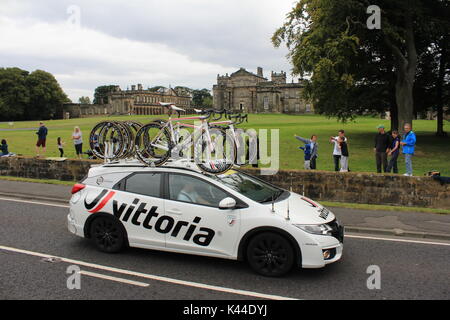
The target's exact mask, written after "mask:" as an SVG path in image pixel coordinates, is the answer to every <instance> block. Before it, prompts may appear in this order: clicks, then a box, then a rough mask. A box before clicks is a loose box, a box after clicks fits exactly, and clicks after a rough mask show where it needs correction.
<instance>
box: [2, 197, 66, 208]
mask: <svg viewBox="0 0 450 320" xmlns="http://www.w3.org/2000/svg"><path fill="white" fill-rule="evenodd" d="M0 200H4V201H12V202H23V203H29V204H39V205H43V206H50V207H59V208H70V206H68V205H64V204H55V203H49V202H39V201H31V200H22V199H13V198H0Z"/></svg>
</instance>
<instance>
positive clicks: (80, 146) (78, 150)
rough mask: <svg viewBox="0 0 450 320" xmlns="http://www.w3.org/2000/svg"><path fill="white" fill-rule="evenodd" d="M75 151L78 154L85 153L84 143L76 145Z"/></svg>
mask: <svg viewBox="0 0 450 320" xmlns="http://www.w3.org/2000/svg"><path fill="white" fill-rule="evenodd" d="M75 152H76V154H77V155H79V154H82V153H83V144H82V143H80V144H76V145H75Z"/></svg>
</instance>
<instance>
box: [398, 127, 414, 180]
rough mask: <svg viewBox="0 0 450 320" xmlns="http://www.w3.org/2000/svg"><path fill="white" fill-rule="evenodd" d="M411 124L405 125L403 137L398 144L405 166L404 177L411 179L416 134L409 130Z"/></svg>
mask: <svg viewBox="0 0 450 320" xmlns="http://www.w3.org/2000/svg"><path fill="white" fill-rule="evenodd" d="M411 129H412V128H411V124H409V123H405V126H404V130H405V137H404V139H403V140H402V141H400V144H401V145H402V147H403V154H404V155H405V165H406V173H405V174H404V176H407V177H412V175H413V168H412V156H413V155H414V149H415V146H416V141H417V139H416V134H415V133H414V132H413V131H412V130H411Z"/></svg>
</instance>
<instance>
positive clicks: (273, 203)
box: [272, 193, 275, 213]
mask: <svg viewBox="0 0 450 320" xmlns="http://www.w3.org/2000/svg"><path fill="white" fill-rule="evenodd" d="M274 205H275V199H274V197H273V193H272V213H275V209H274Z"/></svg>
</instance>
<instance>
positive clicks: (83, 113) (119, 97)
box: [63, 84, 192, 119]
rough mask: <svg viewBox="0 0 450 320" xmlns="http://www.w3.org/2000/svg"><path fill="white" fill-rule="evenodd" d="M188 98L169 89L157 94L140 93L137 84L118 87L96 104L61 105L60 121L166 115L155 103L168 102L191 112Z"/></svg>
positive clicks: (177, 91)
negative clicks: (123, 87)
mask: <svg viewBox="0 0 450 320" xmlns="http://www.w3.org/2000/svg"><path fill="white" fill-rule="evenodd" d="M191 101H192V96H191V95H190V93H188V92H184V91H182V90H175V89H172V88H168V89H166V88H162V89H160V90H158V91H151V90H149V89H144V88H143V87H142V85H141V84H138V85H137V86H136V85H132V86H131V89H128V88H127V90H122V89H121V88H120V87H119V86H115V87H114V89H113V90H112V91H111V92H109V93H108V94H107V95H106V96H105V97H103V99H102V102H101V103H100V104H79V103H69V104H65V105H64V108H63V109H64V110H63V113H64V115H63V117H64V118H66V119H67V118H85V117H93V116H108V115H158V114H163V113H166V111H165V110H164V108H163V107H161V105H160V104H159V102H172V103H174V104H176V105H177V106H179V107H181V108H183V109H185V110H186V111H188V112H189V111H191Z"/></svg>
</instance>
